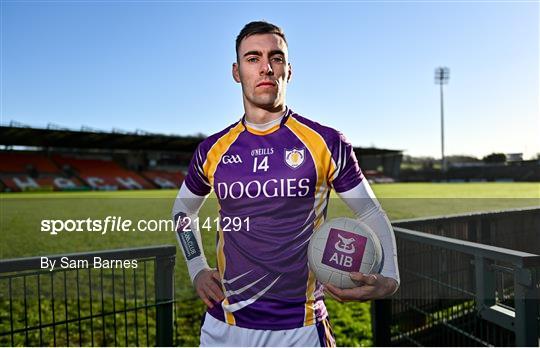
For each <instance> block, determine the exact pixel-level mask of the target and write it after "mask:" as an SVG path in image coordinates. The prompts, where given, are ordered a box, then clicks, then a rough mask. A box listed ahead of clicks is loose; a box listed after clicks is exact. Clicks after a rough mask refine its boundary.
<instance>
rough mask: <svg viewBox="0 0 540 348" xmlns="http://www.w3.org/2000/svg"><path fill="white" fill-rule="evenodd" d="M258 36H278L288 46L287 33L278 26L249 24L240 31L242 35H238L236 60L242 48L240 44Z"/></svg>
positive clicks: (262, 22)
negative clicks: (253, 36)
mask: <svg viewBox="0 0 540 348" xmlns="http://www.w3.org/2000/svg"><path fill="white" fill-rule="evenodd" d="M256 34H276V35H278V36H280V37H281V38H282V39H283V41H285V45H287V39H286V38H285V33H284V32H283V30H282V29H281V28H280V27H278V26H277V25H274V24H272V23H269V22H266V21H254V22H249V23H248V24H246V25H245V26H244V27H243V28H242V30H240V34H238V36H237V37H236V59H238V49H239V48H240V43H241V42H242V40H244V39H245V38H246V37H248V36H251V35H256Z"/></svg>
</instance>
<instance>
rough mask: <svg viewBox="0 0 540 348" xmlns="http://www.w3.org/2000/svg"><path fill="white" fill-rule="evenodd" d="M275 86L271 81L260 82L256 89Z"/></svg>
mask: <svg viewBox="0 0 540 348" xmlns="http://www.w3.org/2000/svg"><path fill="white" fill-rule="evenodd" d="M275 85H276V84H275V83H274V82H272V81H262V82H259V83H258V84H257V87H274V86H275Z"/></svg>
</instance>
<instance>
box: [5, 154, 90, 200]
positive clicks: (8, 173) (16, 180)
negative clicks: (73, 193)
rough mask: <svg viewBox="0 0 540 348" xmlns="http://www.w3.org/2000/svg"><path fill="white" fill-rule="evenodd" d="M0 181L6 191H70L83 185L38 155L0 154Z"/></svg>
mask: <svg viewBox="0 0 540 348" xmlns="http://www.w3.org/2000/svg"><path fill="white" fill-rule="evenodd" d="M0 181H1V182H2V186H3V187H4V190H6V191H12V192H18V191H30V190H49V191H51V190H72V189H82V188H84V184H83V183H82V182H81V181H80V180H79V179H78V178H76V177H74V176H70V175H66V174H65V173H63V172H62V170H60V169H59V168H58V167H57V166H56V165H55V164H54V163H53V162H52V161H51V160H50V159H49V158H48V157H47V156H46V155H43V154H40V153H32V152H23V151H9V152H0Z"/></svg>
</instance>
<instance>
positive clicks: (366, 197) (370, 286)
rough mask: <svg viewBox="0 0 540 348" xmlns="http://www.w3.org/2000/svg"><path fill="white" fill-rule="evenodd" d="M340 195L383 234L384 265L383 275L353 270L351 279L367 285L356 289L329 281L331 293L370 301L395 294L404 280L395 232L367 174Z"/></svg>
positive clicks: (342, 299)
mask: <svg viewBox="0 0 540 348" xmlns="http://www.w3.org/2000/svg"><path fill="white" fill-rule="evenodd" d="M338 195H339V197H340V198H341V199H343V200H344V201H345V203H346V204H347V205H348V206H349V208H350V209H351V210H352V211H353V212H354V213H355V216H356V218H357V219H359V220H361V221H362V222H363V223H365V224H366V225H368V226H369V227H370V228H371V230H372V231H373V232H375V234H376V235H377V236H378V237H379V239H380V241H381V244H382V249H383V267H382V270H381V273H380V274H363V273H360V272H352V273H351V274H350V277H351V279H352V280H354V281H356V282H358V283H360V284H363V285H361V286H358V287H355V288H351V289H340V288H338V287H336V286H333V285H331V284H325V289H326V290H327V293H328V294H329V295H330V296H332V297H334V298H335V299H336V300H338V301H367V300H374V299H380V298H384V297H387V296H390V295H392V294H394V293H395V292H396V291H397V289H398V287H399V282H400V279H399V269H398V263H397V252H396V240H395V236H394V231H393V230H392V226H391V224H390V221H389V220H388V217H387V216H386V213H385V212H384V210H383V209H382V208H381V205H380V203H379V201H378V200H377V198H376V197H375V194H374V193H373V191H372V190H371V187H370V186H369V183H368V182H367V179H366V178H365V177H364V178H363V180H362V181H361V182H360V183H359V184H358V185H357V186H355V187H354V188H352V189H350V190H348V191H345V192H338Z"/></svg>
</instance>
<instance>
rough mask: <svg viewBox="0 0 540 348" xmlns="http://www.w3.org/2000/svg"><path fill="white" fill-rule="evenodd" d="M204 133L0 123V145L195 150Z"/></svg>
mask: <svg viewBox="0 0 540 348" xmlns="http://www.w3.org/2000/svg"><path fill="white" fill-rule="evenodd" d="M203 139H204V136H202V135H201V136H179V135H165V134H154V133H147V132H142V131H137V132H135V133H128V132H125V131H119V130H113V131H112V132H102V131H96V130H93V129H90V128H88V127H86V128H84V127H83V129H82V130H80V131H76V130H70V129H65V128H60V127H51V128H47V129H43V128H32V127H25V126H22V125H17V126H0V145H6V146H33V147H42V148H47V147H54V148H75V149H109V150H110V149H118V150H120V149H122V150H139V151H140V150H143V151H144V150H146V151H174V152H179V151H181V152H193V151H195V148H196V147H197V145H198V144H199V143H200V142H201V141H202V140H203ZM354 151H355V152H356V153H357V154H358V155H364V156H365V155H396V154H401V153H402V152H403V151H402V150H387V149H378V148H373V147H370V148H359V147H355V148H354Z"/></svg>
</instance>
